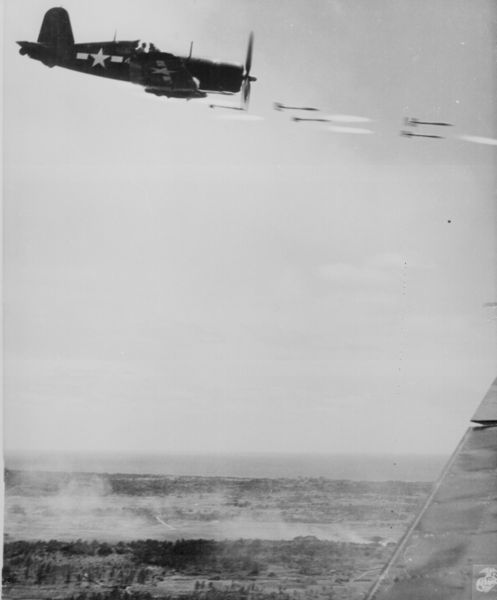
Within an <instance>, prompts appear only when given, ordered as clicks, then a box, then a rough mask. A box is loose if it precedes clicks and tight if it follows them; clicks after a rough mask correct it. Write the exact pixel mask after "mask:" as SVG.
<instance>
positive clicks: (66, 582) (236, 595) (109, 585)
mask: <svg viewBox="0 0 497 600" xmlns="http://www.w3.org/2000/svg"><path fill="white" fill-rule="evenodd" d="M389 552H390V548H385V547H383V546H381V545H380V544H374V543H372V544H352V543H344V542H329V541H322V540H318V539H317V538H314V537H312V536H308V537H302V538H295V539H293V540H290V541H266V540H237V541H223V542H217V541H213V540H202V539H198V540H177V541H175V542H168V541H158V540H137V541H132V542H118V543H116V544H109V543H106V542H98V541H92V542H88V541H83V540H76V541H73V542H63V541H58V540H50V541H35V542H33V541H30V542H27V541H16V542H9V543H6V544H5V546H4V567H3V584H4V586H7V587H6V588H4V589H5V590H8V589H9V587H10V586H13V587H15V586H16V584H22V585H28V586H35V587H37V588H38V589H41V588H42V587H43V586H57V589H58V590H59V594H58V595H57V598H62V597H64V598H74V599H75V600H76V599H77V600H108V599H111V598H114V599H120V598H121V597H122V598H135V599H136V600H142V599H146V598H152V597H155V598H165V597H169V598H170V599H171V598H173V597H175V596H174V594H173V595H171V594H168V595H166V596H163V595H159V596H157V594H155V595H153V596H151V595H150V594H151V591H150V589H148V588H147V586H151V585H152V586H153V585H157V584H160V582H163V581H164V580H166V578H168V577H174V576H184V577H188V578H189V579H190V580H191V583H192V587H193V589H192V590H191V591H190V592H187V593H186V594H185V593H184V592H183V593H181V594H177V595H176V596H177V597H181V598H182V599H183V600H187V599H189V598H191V599H193V600H249V598H250V600H290V595H289V592H284V590H283V588H282V587H281V586H280V589H279V592H278V593H276V592H275V591H274V590H272V591H270V592H269V593H268V592H267V591H266V592H265V591H264V589H263V588H261V586H260V585H258V586H256V585H255V583H254V582H257V581H260V580H261V579H263V580H269V581H271V580H276V579H277V574H278V573H286V574H287V575H288V574H293V576H294V577H297V579H298V578H301V579H302V578H303V579H309V578H311V579H312V578H316V577H317V578H319V577H320V576H321V577H322V576H325V577H326V578H330V576H331V577H332V579H333V577H334V578H335V579H340V580H341V581H347V580H350V578H351V577H352V575H353V574H354V573H357V572H360V571H361V569H362V570H365V569H367V568H368V566H369V565H370V564H371V561H373V562H375V563H380V564H381V563H382V562H383V561H385V560H386V558H387V556H388V553H389ZM240 580H241V581H244V582H246V583H244V584H243V585H242V584H237V585H235V584H233V581H240ZM219 581H223V582H226V581H230V582H231V585H230V586H228V587H226V586H222V587H221V588H220V587H219V584H217V582H219ZM251 583H254V585H253V587H252V588H251ZM130 586H131V588H130ZM270 587H271V589H272V588H273V587H275V584H272V585H271V586H270ZM276 587H277V586H276ZM64 588H68V589H71V590H72V593H71V594H68V595H66V596H61V595H60V592H61V591H62V590H63V589H64ZM152 589H153V588H152ZM126 590H127V591H126ZM76 592H77V593H76ZM131 593H133V594H134V595H130V594H131ZM123 594H124V595H123ZM126 594H127V595H126ZM147 594H148V595H147ZM5 597H6V598H8V597H9V596H8V595H5ZM291 597H292V598H294V597H295V594H293V595H292V596H291Z"/></svg>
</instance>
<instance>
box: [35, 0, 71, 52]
mask: <svg viewBox="0 0 497 600" xmlns="http://www.w3.org/2000/svg"><path fill="white" fill-rule="evenodd" d="M38 43H39V44H44V45H47V46H50V47H52V48H53V49H54V50H55V53H56V56H57V57H60V58H62V57H64V56H65V55H66V54H67V53H68V51H70V50H71V48H72V47H73V46H74V36H73V33H72V27H71V21H70V20H69V14H68V12H67V11H66V10H65V9H64V8H60V7H58V8H51V9H50V10H49V11H47V12H46V13H45V17H44V19H43V23H42V25H41V29H40V35H39V36H38Z"/></svg>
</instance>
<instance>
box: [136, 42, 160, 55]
mask: <svg viewBox="0 0 497 600" xmlns="http://www.w3.org/2000/svg"><path fill="white" fill-rule="evenodd" d="M135 52H137V53H138V54H142V53H143V54H150V53H151V52H160V50H159V48H157V46H156V45H155V44H152V43H151V42H144V41H142V40H139V41H138V43H137V44H136V48H135Z"/></svg>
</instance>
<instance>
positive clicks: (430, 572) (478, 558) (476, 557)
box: [366, 379, 497, 600]
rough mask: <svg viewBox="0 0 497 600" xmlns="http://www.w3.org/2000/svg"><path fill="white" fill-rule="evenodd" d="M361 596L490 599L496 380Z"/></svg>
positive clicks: (495, 525) (493, 591) (496, 535)
mask: <svg viewBox="0 0 497 600" xmlns="http://www.w3.org/2000/svg"><path fill="white" fill-rule="evenodd" d="M471 421H472V422H473V423H474V426H473V427H470V428H469V429H468V430H467V431H466V433H465V435H464V436H463V438H462V440H461V442H460V443H459V446H458V447H457V449H456V451H455V452H454V454H453V456H452V457H451V459H450V460H449V462H448V464H447V465H446V467H445V468H444V470H443V472H442V475H441V476H440V479H439V480H438V482H437V483H436V484H435V486H434V488H433V490H432V492H431V494H430V496H429V497H428V499H427V501H426V503H425V505H424V506H423V508H422V509H421V512H420V514H419V515H418V517H417V518H416V519H415V521H414V522H413V523H412V524H411V526H410V527H409V529H408V531H407V532H406V534H405V535H404V537H403V538H402V539H401V540H400V542H399V544H398V546H397V548H396V550H395V552H394V553H393V555H392V557H391V559H390V561H389V563H388V564H387V566H386V567H385V568H384V569H383V571H382V573H381V574H380V576H379V578H378V580H377V581H376V583H375V584H374V585H373V587H372V588H371V590H370V591H369V593H368V595H367V596H366V600H482V599H483V598H485V599H487V600H495V599H496V598H497V379H496V380H495V381H494V383H493V385H492V386H491V387H490V390H489V391H488V393H487V395H486V396H485V397H484V399H483V401H482V402H481V404H480V406H479V408H478V409H477V411H476V413H475V414H474V416H473V418H472V419H471Z"/></svg>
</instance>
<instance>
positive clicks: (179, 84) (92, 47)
mask: <svg viewBox="0 0 497 600" xmlns="http://www.w3.org/2000/svg"><path fill="white" fill-rule="evenodd" d="M253 40H254V37H253V34H252V33H251V34H250V37H249V42H248V48H247V55H246V59H245V65H240V64H235V63H229V62H217V61H213V60H207V59H202V58H193V57H192V47H190V54H189V56H187V57H180V56H175V55H174V54H171V53H169V52H161V51H160V50H159V49H158V48H156V47H155V46H154V45H153V44H145V43H140V40H134V41H116V40H114V41H111V42H90V43H84V44H75V43H74V37H73V32H72V27H71V22H70V20H69V14H68V12H67V11H66V10H65V9H64V8H51V9H50V10H49V11H47V13H46V14H45V17H44V19H43V23H42V26H41V30H40V34H39V36H38V41H37V42H17V43H18V44H19V46H20V47H21V49H20V50H19V52H20V53H21V54H22V55H28V56H29V57H30V58H33V59H35V60H39V61H40V62H42V63H43V64H44V65H47V66H48V67H55V66H57V67H63V68H65V69H71V70H73V71H79V72H80V73H86V74H88V75H97V76H99V77H107V78H110V79H118V80H121V81H129V82H131V83H136V84H138V85H142V86H143V87H144V88H145V91H146V92H148V93H149V94H155V95H156V96H166V97H168V98H185V99H187V100H190V99H192V98H204V97H206V96H207V94H209V93H220V94H236V93H237V92H240V91H241V97H242V106H243V107H244V108H247V107H248V102H249V98H250V84H251V82H253V81H255V80H256V78H255V77H252V76H251V75H250V69H251V66H252V48H253Z"/></svg>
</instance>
